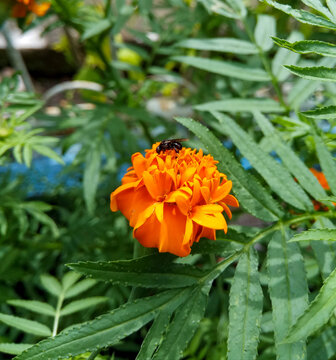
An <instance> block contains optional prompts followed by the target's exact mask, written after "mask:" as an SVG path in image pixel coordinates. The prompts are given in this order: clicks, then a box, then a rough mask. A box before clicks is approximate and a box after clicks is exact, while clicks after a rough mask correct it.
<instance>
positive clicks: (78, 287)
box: [64, 279, 97, 299]
mask: <svg viewBox="0 0 336 360" xmlns="http://www.w3.org/2000/svg"><path fill="white" fill-rule="evenodd" d="M96 283H97V282H96V280H93V279H84V280H82V281H79V282H78V283H76V284H75V285H73V286H72V287H71V288H70V289H69V290H67V291H66V292H65V295H64V299H69V298H71V297H74V296H77V295H79V294H81V293H83V292H84V291H86V290H89V289H90V288H91V287H92V286H94V285H95V284H96Z"/></svg>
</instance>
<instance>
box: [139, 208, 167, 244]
mask: <svg viewBox="0 0 336 360" xmlns="http://www.w3.org/2000/svg"><path fill="white" fill-rule="evenodd" d="M160 229H161V224H160V223H159V221H158V220H157V218H156V216H155V214H152V215H151V216H150V217H149V218H148V219H147V220H146V221H145V222H144V223H143V225H142V226H140V227H139V228H137V229H136V230H135V231H134V232H133V236H134V237H135V238H136V239H137V240H138V241H139V243H140V244H141V245H142V246H144V247H150V248H153V247H156V248H157V247H159V242H160Z"/></svg>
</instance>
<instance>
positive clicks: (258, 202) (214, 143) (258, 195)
mask: <svg viewBox="0 0 336 360" xmlns="http://www.w3.org/2000/svg"><path fill="white" fill-rule="evenodd" d="M175 119H176V121H178V122H179V123H181V124H182V125H184V126H185V127H187V128H188V129H189V130H190V131H192V132H193V133H194V134H195V135H196V136H197V137H199V138H200V140H201V141H202V142H203V144H204V145H205V147H206V148H207V149H208V151H209V152H210V153H211V154H212V155H213V157H214V158H215V159H216V160H219V168H220V169H221V171H223V172H224V173H226V174H227V175H228V177H229V179H230V180H232V181H233V184H234V185H233V189H234V192H235V194H236V195H237V197H238V200H239V202H240V204H241V205H242V206H243V207H245V208H246V209H247V210H248V211H249V212H250V213H251V214H253V215H255V216H257V217H260V218H261V219H263V220H266V221H274V220H275V219H277V218H278V217H279V216H282V211H281V210H280V208H279V207H278V205H277V202H276V201H274V200H273V198H272V197H271V196H270V194H269V193H268V192H267V190H266V189H265V188H264V187H263V186H261V185H260V183H259V182H258V181H257V180H256V179H255V178H254V177H253V176H251V175H250V174H248V173H247V172H246V171H245V170H244V169H243V168H242V166H241V165H240V164H239V163H238V162H237V161H236V160H235V159H234V158H233V156H232V154H231V153H230V151H229V150H227V149H226V148H225V147H224V146H223V145H222V144H221V143H220V141H219V140H218V139H217V138H216V137H215V136H214V135H213V134H212V133H211V132H210V131H209V129H208V128H206V127H205V126H203V125H201V124H200V123H197V122H196V121H194V120H192V119H189V118H175Z"/></svg>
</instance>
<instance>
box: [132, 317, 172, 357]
mask: <svg viewBox="0 0 336 360" xmlns="http://www.w3.org/2000/svg"><path fill="white" fill-rule="evenodd" d="M170 318H171V313H170V312H160V313H159V314H158V315H157V317H156V318H155V320H154V322H153V325H152V326H151V328H150V329H149V331H148V333H147V335H146V337H145V339H144V341H143V343H142V344H141V348H140V351H139V353H138V355H137V357H136V360H148V359H151V358H152V356H153V354H154V352H155V350H156V348H157V347H158V345H159V344H160V342H161V341H162V340H163V337H164V332H165V331H166V329H167V327H168V324H169V322H170Z"/></svg>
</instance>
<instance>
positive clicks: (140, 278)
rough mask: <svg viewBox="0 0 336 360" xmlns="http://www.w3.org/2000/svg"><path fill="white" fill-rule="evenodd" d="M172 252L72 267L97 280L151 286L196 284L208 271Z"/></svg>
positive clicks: (80, 264) (168, 286)
mask: <svg viewBox="0 0 336 360" xmlns="http://www.w3.org/2000/svg"><path fill="white" fill-rule="evenodd" d="M172 259H173V256H171V255H170V254H155V255H148V256H144V257H141V258H138V259H133V260H119V261H108V262H80V263H77V264H69V265H68V266H69V267H70V268H71V269H73V270H75V271H78V272H80V273H81V274H84V275H86V276H90V277H93V278H94V279H96V280H102V281H111V282H112V283H113V284H122V285H126V286H127V285H130V286H139V287H148V288H178V287H184V286H190V285H193V284H196V283H197V282H198V281H199V280H200V278H201V277H202V276H203V275H204V274H205V273H204V272H203V271H202V270H200V269H198V268H196V267H193V266H191V265H183V264H173V263H172Z"/></svg>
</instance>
